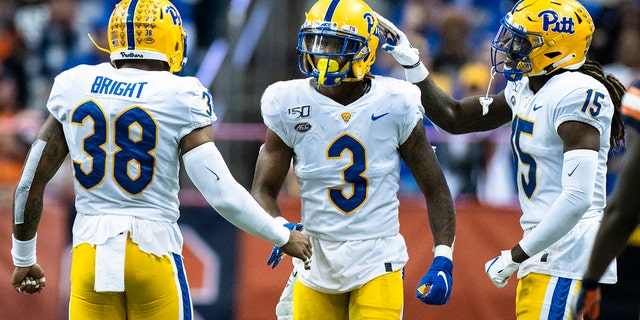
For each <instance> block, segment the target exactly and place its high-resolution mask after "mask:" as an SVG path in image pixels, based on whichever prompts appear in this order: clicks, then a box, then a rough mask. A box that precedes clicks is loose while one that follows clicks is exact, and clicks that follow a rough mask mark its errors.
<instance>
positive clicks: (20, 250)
mask: <svg viewBox="0 0 640 320" xmlns="http://www.w3.org/2000/svg"><path fill="white" fill-rule="evenodd" d="M37 238H38V235H37V234H36V235H35V236H34V237H33V239H31V240H27V241H20V240H18V239H16V237H14V236H13V234H11V242H12V244H13V247H12V248H11V257H13V265H14V266H16V267H31V266H32V265H34V264H36V239H37Z"/></svg>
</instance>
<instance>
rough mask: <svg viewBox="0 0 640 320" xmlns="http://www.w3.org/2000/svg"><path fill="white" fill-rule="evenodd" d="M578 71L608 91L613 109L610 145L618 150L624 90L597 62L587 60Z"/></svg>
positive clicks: (618, 81)
mask: <svg viewBox="0 0 640 320" xmlns="http://www.w3.org/2000/svg"><path fill="white" fill-rule="evenodd" d="M578 71H580V72H582V73H584V74H586V75H588V76H591V77H593V78H594V79H596V80H598V81H600V82H601V83H602V84H604V86H605V87H606V88H607V91H609V96H610V97H611V101H612V102H613V107H614V112H613V118H612V119H611V144H612V145H613V146H614V147H615V148H616V149H618V148H620V146H621V145H622V143H623V142H624V122H623V121H622V117H621V116H620V106H621V104H622V103H621V101H622V96H623V95H624V93H625V91H626V88H625V87H624V85H623V84H622V83H621V82H620V80H618V79H617V78H616V77H615V76H613V75H612V74H610V73H605V72H604V69H602V66H601V65H600V63H598V62H597V61H593V60H587V61H586V62H585V63H584V64H583V65H582V66H581V67H580V69H578Z"/></svg>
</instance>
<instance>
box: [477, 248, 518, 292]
mask: <svg viewBox="0 0 640 320" xmlns="http://www.w3.org/2000/svg"><path fill="white" fill-rule="evenodd" d="M518 267H520V263H517V262H514V261H513V259H512V258H511V250H503V251H502V252H501V254H500V255H499V256H497V257H495V258H493V259H491V260H489V261H487V263H485V265H484V271H485V272H486V273H487V275H488V276H489V278H490V279H491V281H492V282H493V284H494V285H496V287H498V288H502V287H504V286H506V285H507V281H508V280H509V277H511V275H512V274H513V273H514V272H515V271H516V270H518Z"/></svg>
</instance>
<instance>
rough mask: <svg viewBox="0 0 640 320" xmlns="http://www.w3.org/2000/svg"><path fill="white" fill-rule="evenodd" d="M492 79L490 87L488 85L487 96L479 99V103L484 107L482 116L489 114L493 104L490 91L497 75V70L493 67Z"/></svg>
mask: <svg viewBox="0 0 640 320" xmlns="http://www.w3.org/2000/svg"><path fill="white" fill-rule="evenodd" d="M490 73H491V78H489V85H487V94H486V95H485V96H484V97H480V98H478V101H479V102H480V104H481V105H482V115H483V116H484V115H486V114H487V113H489V105H490V104H491V103H492V102H493V98H490V97H489V91H490V90H491V83H492V82H493V78H494V77H495V75H496V68H495V67H491V72H490Z"/></svg>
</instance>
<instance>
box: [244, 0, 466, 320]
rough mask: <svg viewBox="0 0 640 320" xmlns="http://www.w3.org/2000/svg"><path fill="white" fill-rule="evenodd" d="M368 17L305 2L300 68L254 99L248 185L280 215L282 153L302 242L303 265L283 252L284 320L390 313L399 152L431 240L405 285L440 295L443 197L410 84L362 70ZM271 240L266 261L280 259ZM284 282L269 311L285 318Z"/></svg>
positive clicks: (425, 295)
mask: <svg viewBox="0 0 640 320" xmlns="http://www.w3.org/2000/svg"><path fill="white" fill-rule="evenodd" d="M377 27H378V20H377V18H376V17H375V13H374V12H373V11H372V10H371V8H370V7H369V6H368V5H367V4H366V3H364V2H363V1H361V0H321V1H318V2H316V3H315V4H314V5H313V6H312V7H311V9H310V10H309V11H308V12H307V14H306V21H305V22H304V23H303V25H302V27H301V28H300V31H299V35H298V46H297V51H298V58H299V68H300V70H301V71H302V73H303V74H305V75H306V76H308V77H307V78H305V79H297V80H290V81H282V82H277V83H274V84H272V85H270V86H269V87H268V88H267V89H266V90H265V91H264V93H263V96H262V99H261V108H262V116H263V118H264V123H265V124H266V126H267V127H268V130H267V134H266V141H265V144H264V145H263V147H262V149H261V151H260V153H259V156H258V160H257V166H256V171H255V176H254V182H253V185H252V194H253V195H254V197H255V198H256V199H257V200H258V202H259V203H260V204H261V205H262V206H263V207H264V208H266V209H267V211H268V212H269V213H271V214H272V215H274V216H276V217H278V219H281V220H282V221H283V222H284V223H286V220H285V219H284V218H282V217H281V211H280V208H279V207H278V204H277V197H278V193H279V191H280V189H281V187H282V185H283V181H284V179H285V177H286V176H287V172H288V171H289V167H290V164H291V162H292V159H293V166H294V172H295V175H296V178H297V181H298V183H299V185H300V190H299V195H300V197H301V200H302V205H301V221H302V224H303V225H304V229H305V233H306V234H308V235H309V237H310V239H311V243H312V247H313V252H314V254H313V256H314V258H313V259H312V260H311V261H309V262H307V268H305V266H304V265H305V262H304V261H301V260H298V259H294V268H295V270H294V274H295V275H297V277H296V280H295V281H293V283H290V285H289V287H293V318H294V319H296V320H299V319H364V318H367V319H369V318H370V319H373V318H375V319H399V318H401V316H402V310H403V303H404V298H403V279H402V272H403V267H404V266H405V264H406V262H407V259H408V256H407V248H406V245H405V241H404V239H403V237H402V235H401V234H400V233H399V221H398V203H399V202H398V198H397V192H398V188H399V186H398V181H399V175H400V165H401V161H402V160H404V161H405V163H406V164H407V166H408V167H409V168H410V170H411V172H412V173H413V176H414V177H415V179H416V181H417V183H418V185H419V187H420V189H421V190H422V192H423V194H424V196H425V198H426V202H427V207H428V213H429V221H430V226H431V231H432V235H433V241H434V246H435V247H434V252H435V258H434V260H433V263H432V264H431V268H430V269H429V271H428V272H427V273H426V274H425V276H424V277H423V279H422V280H421V282H420V283H419V284H418V288H417V290H416V295H417V297H418V298H419V299H421V300H422V301H423V302H425V303H428V304H444V303H446V302H447V301H448V299H449V297H450V294H451V286H452V276H451V272H452V268H453V263H452V246H453V241H454V236H455V214H454V205H453V201H452V198H451V194H450V192H449V189H448V186H447V183H446V181H445V178H444V176H443V173H442V171H441V168H440V166H439V164H438V161H437V159H436V156H435V153H434V151H433V149H432V148H431V145H430V143H429V141H428V140H427V138H426V135H425V130H424V125H423V122H422V120H423V113H422V111H421V109H422V106H421V104H420V91H419V90H418V88H417V87H416V86H414V85H412V84H410V83H408V82H406V81H403V80H397V79H393V78H388V77H380V76H375V77H374V76H372V75H371V74H370V67H371V65H372V64H373V62H374V60H375V58H376V48H377V46H378V44H379V38H378V36H377ZM425 227H426V226H425ZM275 249H276V250H275V251H274V254H275V256H272V257H271V259H269V261H268V262H269V263H270V264H271V263H274V264H277V261H279V258H280V256H279V255H278V253H277V248H275ZM419 259H421V260H422V261H424V263H427V262H428V261H429V259H428V257H420V258H419ZM309 267H310V268H309ZM287 292H288V291H285V294H283V301H281V302H282V303H280V304H279V306H278V307H277V310H276V312H277V314H278V316H279V317H280V318H281V319H283V318H286V317H287V316H289V317H290V314H289V311H290V310H285V309H287V308H283V306H284V305H285V304H286V303H287V302H286V301H285V300H286V299H287V297H290V296H289V295H288V294H287ZM289 306H290V304H289Z"/></svg>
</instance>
